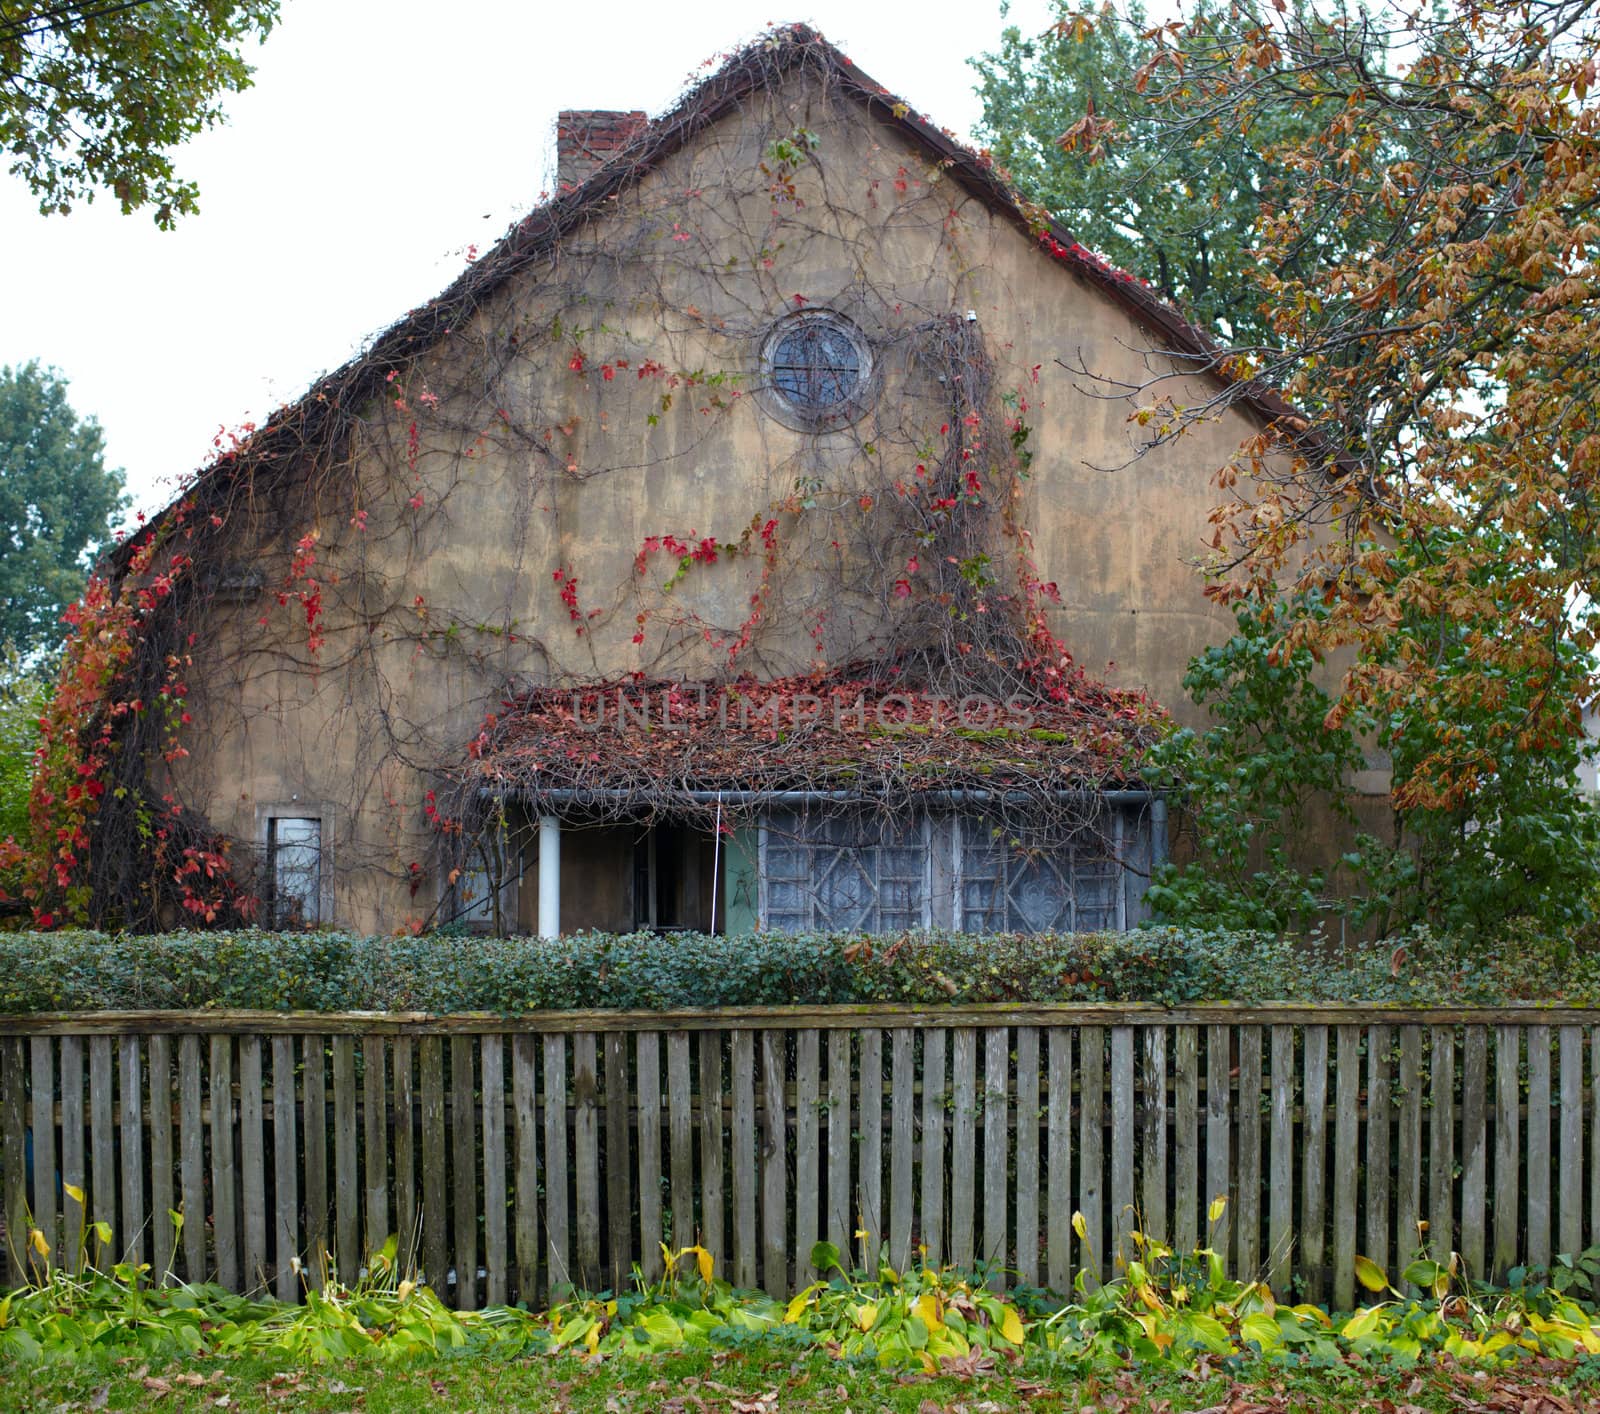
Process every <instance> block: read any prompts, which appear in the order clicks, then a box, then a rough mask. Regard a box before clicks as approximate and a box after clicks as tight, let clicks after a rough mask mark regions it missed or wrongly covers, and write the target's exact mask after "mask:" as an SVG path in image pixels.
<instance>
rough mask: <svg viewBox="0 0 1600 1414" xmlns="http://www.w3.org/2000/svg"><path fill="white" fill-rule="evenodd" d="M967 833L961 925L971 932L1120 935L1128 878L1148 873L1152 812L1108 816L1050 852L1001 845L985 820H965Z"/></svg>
mask: <svg viewBox="0 0 1600 1414" xmlns="http://www.w3.org/2000/svg"><path fill="white" fill-rule="evenodd" d="M1119 815H1120V820H1119ZM959 830H960V842H961V849H960V877H959V890H960V891H959V895H958V898H959V901H960V915H961V918H960V921H961V926H962V927H963V928H964V929H966V930H967V931H968V932H974V933H978V932H1016V933H1048V932H1066V931H1069V930H1070V931H1075V932H1095V931H1099V930H1102V929H1107V928H1116V927H1120V926H1122V923H1123V917H1122V910H1121V907H1120V904H1121V895H1122V890H1123V888H1124V884H1125V881H1126V879H1127V877H1128V870H1129V868H1130V866H1131V867H1133V868H1135V869H1144V870H1148V863H1147V861H1148V860H1149V858H1150V815H1149V812H1148V810H1143V809H1139V810H1131V811H1126V812H1112V811H1106V812H1103V813H1102V814H1101V815H1100V816H1099V817H1098V818H1097V819H1095V820H1094V821H1093V822H1091V823H1090V824H1087V825H1086V826H1085V827H1084V828H1083V829H1082V830H1081V831H1079V833H1078V834H1077V836H1076V837H1075V838H1074V839H1073V840H1072V841H1071V843H1069V844H1052V845H1050V846H1048V847H1042V848H1030V847H1029V846H1028V842H1027V840H1026V839H1024V840H1023V841H1022V842H1021V843H1020V844H1019V843H1014V842H1006V843H1000V842H998V841H997V839H996V835H995V832H994V829H993V826H992V824H991V822H989V821H987V820H984V819H982V818H978V817H970V816H968V817H963V818H962V819H961V821H960V823H959ZM1141 861H1144V862H1143V863H1141ZM1130 921H1131V920H1130Z"/></svg>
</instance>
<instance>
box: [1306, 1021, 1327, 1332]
mask: <svg viewBox="0 0 1600 1414" xmlns="http://www.w3.org/2000/svg"><path fill="white" fill-rule="evenodd" d="M1303 1045H1304V1049H1305V1068H1306V1073H1305V1086H1304V1089H1303V1091H1302V1096H1303V1099H1302V1105H1301V1120H1300V1137H1301V1143H1302V1145H1303V1146H1304V1147H1303V1155H1304V1157H1303V1159H1302V1168H1301V1178H1300V1183H1301V1191H1300V1256H1301V1267H1302V1273H1301V1275H1302V1278H1303V1280H1304V1283H1305V1287H1306V1290H1307V1291H1308V1293H1309V1294H1310V1299H1311V1300H1313V1301H1320V1300H1322V1299H1323V1297H1324V1296H1325V1294H1326V1292H1327V1276H1326V1273H1325V1272H1324V1271H1323V1255H1324V1253H1325V1252H1326V1250H1327V1240H1326V1231H1327V1203H1326V1197H1327V1195H1326V1180H1327V1117H1328V1028H1327V1027H1326V1026H1308V1027H1306V1030H1305V1040H1304V1042H1303Z"/></svg>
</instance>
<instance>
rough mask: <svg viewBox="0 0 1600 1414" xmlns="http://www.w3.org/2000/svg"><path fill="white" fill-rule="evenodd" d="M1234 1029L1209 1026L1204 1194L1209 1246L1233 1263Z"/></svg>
mask: <svg viewBox="0 0 1600 1414" xmlns="http://www.w3.org/2000/svg"><path fill="white" fill-rule="evenodd" d="M1232 1040H1233V1036H1232V1030H1231V1028H1229V1027H1227V1026H1208V1027H1207V1028H1206V1191H1205V1192H1204V1193H1203V1194H1201V1197H1202V1198H1203V1199H1204V1200H1205V1203H1206V1209H1207V1219H1208V1222H1207V1229H1206V1246H1207V1247H1210V1248H1211V1249H1212V1250H1213V1251H1215V1252H1219V1253H1221V1255H1222V1259H1223V1261H1225V1262H1228V1263H1229V1265H1230V1266H1231V1265H1232V1262H1231V1260H1230V1259H1231V1257H1232V1255H1233V1249H1232V1235H1233V1211H1232V1209H1233V1203H1232V1197H1233V1195H1232V1192H1231V1191H1230V1186H1229V1172H1228V1170H1229V1159H1230V1150H1231V1147H1232V1139H1233V1136H1232V1135H1231V1134H1230V1133H1229V1132H1228V1131H1229V1124H1228V1107H1229V1104H1230V1102H1231V1100H1232V1096H1231V1095H1230V1093H1229V1088H1228V1070H1229V1062H1230V1061H1231V1059H1232ZM1218 1198H1221V1199H1222V1200H1223V1203H1224V1207H1223V1210H1222V1213H1221V1215H1220V1216H1219V1217H1218V1218H1217V1220H1216V1222H1214V1223H1212V1222H1210V1221H1209V1218H1210V1209H1211V1206H1212V1205H1213V1204H1214V1203H1215V1202H1216V1200H1217V1199H1218Z"/></svg>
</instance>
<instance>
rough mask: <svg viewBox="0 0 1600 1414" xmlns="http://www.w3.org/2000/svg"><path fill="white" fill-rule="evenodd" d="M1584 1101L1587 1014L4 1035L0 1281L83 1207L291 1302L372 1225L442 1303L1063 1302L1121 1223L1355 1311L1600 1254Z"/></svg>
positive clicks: (1109, 1266) (280, 1019) (675, 1021)
mask: <svg viewBox="0 0 1600 1414" xmlns="http://www.w3.org/2000/svg"><path fill="white" fill-rule="evenodd" d="M1597 1079H1600V1010H1595V1011H1590V1010H1576V1009H1551V1008H1533V1007H1512V1008H1498V1009H1493V1010H1489V1009H1463V1008H1453V1009H1452V1008H1426V1009H1406V1010H1399V1009H1395V1010H1385V1009H1373V1008H1359V1009H1358V1008H1345V1007H1313V1006H1265V1007H1263V1006H1252V1007H1235V1006H1220V1005H1219V1006H1190V1007H1184V1008H1179V1009H1171V1010H1168V1009H1162V1008H1159V1007H1146V1006H1127V1007H1117V1006H1058V1007H1041V1006H1030V1007H965V1008H950V1009H918V1010H910V1009H896V1008H891V1007H879V1008H866V1007H824V1008H811V1009H806V1008H796V1007H781V1008H747V1009H739V1010H727V1011H701V1012H673V1013H659V1012H651V1013H645V1012H627V1013H622V1012H615V1013H604V1012H592V1013H576V1012H562V1013H548V1014H536V1015H529V1016H521V1017H511V1018H507V1017H492V1016H478V1015H473V1016H448V1017H425V1016H411V1015H401V1014H392V1013H385V1014H381V1015H369V1014H342V1015H329V1014H316V1015H309V1014H279V1013H225V1012H217V1013H211V1012H204V1013H169V1012H130V1013H96V1014H75V1015H71V1016H29V1017H13V1018H0V1194H3V1200H4V1227H3V1235H4V1247H5V1257H4V1262H5V1267H4V1274H3V1275H4V1279H5V1280H6V1281H9V1282H11V1283H18V1282H21V1281H22V1280H24V1279H25V1278H26V1277H27V1275H28V1272H29V1269H30V1263H32V1264H34V1265H37V1264H38V1262H39V1260H40V1258H39V1256H38V1251H37V1248H36V1247H35V1246H33V1245H32V1244H31V1243H30V1233H31V1232H32V1231H33V1230H35V1229H37V1230H38V1232H39V1233H40V1234H41V1235H42V1237H43V1240H44V1241H45V1243H46V1244H47V1245H48V1247H49V1251H50V1253H51V1257H50V1260H52V1261H63V1262H70V1261H72V1260H74V1259H75V1253H76V1250H77V1247H78V1234H79V1233H80V1231H81V1230H82V1228H83V1224H84V1222H85V1220H86V1219H87V1220H88V1221H90V1222H93V1221H97V1220H98V1221H103V1222H106V1223H109V1224H110V1226H111V1228H112V1230H113V1243H112V1246H113V1256H114V1257H116V1258H117V1259H119V1260H120V1259H123V1258H127V1259H129V1260H135V1261H146V1262H150V1263H151V1264H152V1267H153V1270H154V1271H155V1272H156V1273H158V1274H171V1275H172V1277H173V1278H175V1279H184V1280H191V1281H193V1280H202V1279H205V1280H215V1281H218V1282H220V1283H222V1284H223V1285H224V1286H227V1287H230V1288H233V1289H235V1290H239V1291H257V1290H266V1291H271V1292H273V1293H275V1294H276V1295H278V1296H280V1297H282V1298H285V1299H294V1298H295V1297H296V1296H298V1294H299V1293H300V1291H301V1288H302V1282H303V1281H305V1280H311V1281H316V1280H320V1279H321V1278H322V1277H323V1276H324V1275H325V1274H326V1272H327V1269H328V1265H329V1264H330V1263H332V1264H333V1266H334V1267H335V1268H336V1269H337V1271H338V1272H339V1273H341V1274H343V1275H345V1276H348V1275H350V1274H352V1273H355V1272H357V1271H359V1270H360V1269H361V1268H362V1266H363V1265H364V1263H365V1261H366V1259H367V1257H368V1256H369V1254H370V1253H372V1252H374V1251H377V1250H378V1249H379V1248H381V1247H382V1246H383V1245H384V1243H385V1242H386V1241H387V1239H388V1238H389V1237H390V1236H391V1235H396V1236H397V1237H398V1240H399V1246H400V1249H401V1252H402V1254H403V1258H404V1260H405V1261H406V1262H407V1263H408V1264H410V1263H414V1264H415V1266H416V1267H417V1268H418V1269H419V1270H420V1273H421V1275H422V1277H423V1278H424V1279H425V1280H427V1281H429V1282H430V1283H432V1284H433V1285H434V1287H435V1288H436V1289H437V1290H439V1291H440V1292H441V1294H443V1295H445V1296H446V1297H447V1299H450V1300H452V1301H454V1303H455V1304H456V1305H457V1306H458V1307H460V1308H462V1309H467V1308H471V1307H473V1306H476V1305H478V1304H480V1303H483V1302H489V1303H495V1302H505V1301H516V1300H523V1301H527V1302H529V1303H530V1304H533V1303H535V1302H539V1301H542V1300H544V1299H546V1298H548V1296H549V1295H550V1294H551V1293H559V1292H560V1291H562V1290H564V1289H570V1288H572V1287H578V1288H583V1289H588V1290H598V1289H602V1288H608V1287H609V1288H612V1289H616V1288H618V1287H622V1286H625V1285H627V1284H628V1283H629V1282H630V1281H631V1280H632V1272H633V1270H634V1268H635V1267H637V1268H638V1269H639V1270H640V1272H641V1273H642V1274H643V1276H644V1277H645V1278H647V1279H650V1278H654V1277H657V1276H659V1275H660V1274H661V1271H662V1267H663V1262H664V1260H665V1259H664V1256H663V1251H662V1248H663V1244H666V1245H667V1246H668V1247H669V1248H676V1247H682V1246H686V1245H688V1244H690V1243H692V1242H698V1243H700V1244H701V1245H703V1246H704V1247H706V1248H708V1249H709V1250H710V1251H712V1252H713V1253H714V1254H715V1255H716V1258H717V1261H718V1267H719V1271H720V1272H722V1273H723V1274H725V1275H727V1276H728V1277H729V1278H730V1279H731V1280H733V1281H734V1282H735V1283H736V1284H738V1285H744V1286H764V1287H765V1288H766V1289H767V1290H769V1291H771V1292H773V1293H775V1294H779V1293H785V1292H787V1291H790V1290H792V1289H794V1287H795V1286H796V1285H797V1284H799V1283H802V1282H804V1281H805V1280H806V1279H807V1278H808V1277H809V1276H810V1274H811V1273H810V1268H809V1257H810V1253H811V1249H812V1247H813V1245H814V1243H815V1242H816V1241H817V1240H818V1239H821V1238H827V1239H829V1240H831V1241H833V1242H835V1243H837V1244H838V1245H839V1246H840V1248H841V1249H844V1250H846V1251H849V1252H851V1253H853V1254H854V1258H855V1260H856V1261H857V1262H860V1263H862V1264H864V1265H867V1266H871V1265H873V1264H875V1263H876V1262H877V1261H878V1260H879V1259H880V1258H882V1259H886V1260H887V1261H888V1262H889V1263H890V1264H891V1265H893V1266H895V1267H903V1266H904V1265H906V1264H907V1262H908V1261H911V1260H914V1259H915V1258H916V1257H918V1256H919V1255H924V1254H925V1257H926V1260H927V1261H929V1262H932V1263H953V1264H955V1265H957V1266H959V1267H963V1268H979V1269H983V1270H984V1271H986V1272H987V1273H988V1274H989V1279H990V1280H991V1281H992V1282H993V1283H994V1284H995V1285H996V1286H1004V1285H1005V1284H1007V1283H1011V1282H1018V1281H1020V1282H1023V1283H1026V1284H1029V1285H1044V1286H1049V1287H1052V1288H1055V1289H1057V1290H1064V1289H1066V1288H1067V1287H1068V1286H1069V1285H1070V1283H1071V1280H1072V1278H1073V1276H1074V1275H1075V1273H1077V1272H1078V1271H1079V1270H1085V1271H1087V1272H1088V1273H1089V1274H1090V1277H1091V1278H1092V1279H1103V1278H1105V1277H1106V1276H1108V1275H1111V1274H1114V1272H1115V1271H1116V1269H1117V1264H1118V1262H1119V1261H1120V1260H1122V1259H1123V1258H1124V1257H1125V1256H1126V1255H1127V1254H1128V1252H1129V1250H1130V1237H1129V1234H1130V1233H1131V1232H1133V1231H1134V1230H1135V1229H1138V1230H1141V1231H1143V1232H1145V1233H1148V1234H1151V1235H1153V1236H1156V1237H1159V1238H1161V1239H1163V1240H1165V1241H1167V1242H1170V1243H1172V1244H1173V1245H1175V1246H1177V1247H1178V1248H1180V1249H1189V1248H1193V1247H1195V1246H1198V1245H1209V1246H1211V1247H1213V1248H1215V1249H1216V1250H1218V1251H1220V1252H1221V1253H1223V1254H1224V1256H1225V1257H1226V1258H1227V1260H1228V1262H1229V1264H1230V1266H1231V1267H1232V1268H1233V1270H1234V1271H1235V1272H1236V1273H1239V1274H1241V1275H1245V1276H1257V1275H1259V1276H1262V1277H1265V1278H1266V1279H1267V1280H1269V1281H1270V1282H1271V1283H1272V1285H1273V1287H1274V1288H1275V1289H1276V1290H1278V1291H1279V1292H1280V1293H1288V1292H1290V1291H1295V1292H1298V1293H1299V1294H1300V1295H1302V1296H1303V1297H1306V1298H1309V1299H1311V1300H1317V1301H1323V1302H1331V1303H1332V1304H1333V1305H1334V1306H1337V1307H1348V1306H1350V1305H1351V1304H1352V1303H1353V1300H1354V1298H1355V1294H1356V1287H1355V1258H1356V1255H1357V1254H1358V1253H1361V1254H1364V1255H1365V1256H1368V1257H1370V1258H1372V1259H1373V1260H1374V1261H1375V1262H1377V1263H1378V1264H1379V1265H1380V1266H1381V1267H1384V1268H1385V1269H1386V1270H1388V1271H1389V1272H1390V1273H1391V1275H1395V1274H1396V1273H1397V1272H1398V1271H1399V1270H1400V1269H1401V1268H1403V1266H1404V1265H1405V1263H1406V1262H1407V1261H1408V1260H1409V1259H1410V1258H1411V1256H1412V1255H1413V1254H1414V1253H1415V1252H1417V1251H1418V1250H1419V1249H1420V1248H1421V1247H1423V1246H1424V1245H1426V1246H1427V1247H1428V1248H1429V1250H1430V1251H1432V1252H1433V1253H1434V1254H1435V1255H1442V1254H1444V1253H1446V1252H1449V1251H1457V1252H1459V1253H1460V1254H1461V1255H1462V1258H1463V1260H1464V1262H1465V1263H1466V1266H1467V1269H1468V1270H1469V1271H1470V1272H1472V1273H1474V1274H1480V1275H1491V1276H1503V1275H1504V1273H1505V1272H1506V1271H1507V1270H1508V1269H1509V1268H1511V1267H1512V1266H1514V1265H1517V1264H1519V1263H1533V1264H1546V1263H1548V1262H1549V1261H1550V1260H1551V1258H1552V1255H1553V1254H1555V1253H1558V1252H1575V1251H1578V1250H1580V1249H1582V1248H1584V1247H1586V1246H1589V1245H1594V1244H1597V1243H1600V1084H1597V1083H1596V1081H1597ZM79 1193H81V1194H82V1195H83V1199H82V1202H81V1203H80V1202H79V1200H78V1198H77V1197H76V1196H75V1195H76V1194H79ZM1218 1198H1226V1199H1227V1203H1226V1205H1225V1206H1223V1207H1222V1208H1221V1210H1220V1215H1219V1216H1215V1217H1213V1213H1214V1211H1215V1205H1214V1200H1216V1199H1218ZM174 1213H176V1214H178V1215H180V1218H179V1220H178V1221H175V1220H174V1217H173V1214H174ZM1075 1213H1081V1214H1082V1218H1083V1224H1082V1226H1083V1235H1082V1236H1080V1235H1079V1233H1078V1232H1077V1231H1076V1228H1075V1224H1074V1222H1073V1215H1074V1214H1075ZM862 1234H864V1235H862ZM95 1245H96V1244H95V1241H94V1239H93V1237H92V1236H91V1238H90V1241H89V1246H90V1248H91V1249H93V1248H94V1247H95ZM90 1255H91V1257H94V1256H96V1253H95V1252H94V1251H93V1250H91V1252H90ZM1396 1279H1397V1280H1398V1277H1396Z"/></svg>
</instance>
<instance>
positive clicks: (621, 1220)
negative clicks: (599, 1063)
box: [605, 1031, 633, 1291]
mask: <svg viewBox="0 0 1600 1414" xmlns="http://www.w3.org/2000/svg"><path fill="white" fill-rule="evenodd" d="M605 1086H606V1095H605V1115H606V1148H605V1166H606V1184H605V1188H606V1249H607V1253H608V1255H609V1257H610V1259H611V1260H610V1262H609V1263H608V1269H609V1271H610V1274H611V1289H612V1291H623V1290H625V1289H626V1287H627V1282H628V1275H629V1273H630V1271H631V1270H632V1268H633V1183H632V1175H631V1173H630V1168H631V1155H630V1153H629V1149H630V1147H631V1146H630V1144H629V1142H628V1140H629V1131H628V1036H627V1033H626V1032H625V1031H607V1032H606V1037H605Z"/></svg>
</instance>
